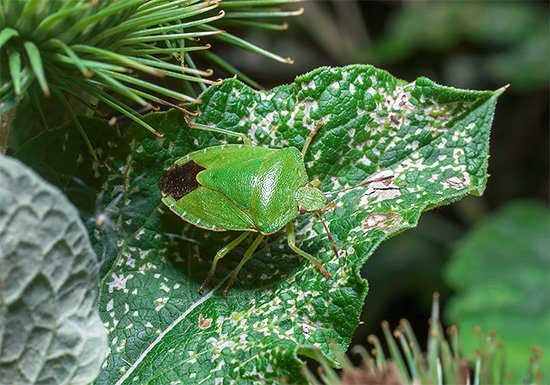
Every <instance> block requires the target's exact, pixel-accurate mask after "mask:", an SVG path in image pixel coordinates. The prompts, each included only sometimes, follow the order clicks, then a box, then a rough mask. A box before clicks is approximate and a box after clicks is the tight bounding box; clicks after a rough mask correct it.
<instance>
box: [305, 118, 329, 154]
mask: <svg viewBox="0 0 550 385" xmlns="http://www.w3.org/2000/svg"><path fill="white" fill-rule="evenodd" d="M324 124H325V123H323V122H319V123H317V125H316V126H315V128H314V129H313V130H311V132H310V133H309V135H308V137H307V138H306V142H305V143H304V147H302V160H303V159H305V157H306V152H307V149H308V147H309V145H310V144H311V141H312V140H313V138H314V137H315V135H316V134H317V132H318V131H319V129H321V127H323V125H324Z"/></svg>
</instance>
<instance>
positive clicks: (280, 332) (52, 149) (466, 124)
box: [19, 66, 498, 384]
mask: <svg viewBox="0 0 550 385" xmlns="http://www.w3.org/2000/svg"><path fill="white" fill-rule="evenodd" d="M497 96H498V93H497V92H473V91H460V90H454V89H451V88H446V87H441V86H438V85H436V84H434V83H433V82H431V81H429V80H427V79H425V78H420V79H418V80H417V81H415V82H412V83H407V82H404V81H401V80H398V79H396V78H394V77H393V76H391V75H390V74H388V73H387V72H385V71H380V70H377V69H375V68H374V67H370V66H350V67H345V68H332V69H331V68H321V69H318V70H316V71H314V72H311V73H309V74H306V75H304V76H301V77H298V78H297V79H296V81H295V83H293V84H290V85H284V86H281V87H277V88H275V89H273V90H270V91H265V92H257V91H254V90H252V89H251V88H249V87H247V86H245V85H243V84H242V83H240V82H238V81H235V80H229V81H225V82H224V83H223V84H222V85H220V86H216V87H211V88H209V89H208V90H207V91H206V92H205V93H204V94H203V95H202V100H203V103H202V105H201V106H200V112H201V115H200V117H199V118H198V120H199V121H200V122H202V123H204V124H211V125H216V126H218V127H222V128H226V129H230V130H236V131H240V132H244V133H247V134H248V135H250V137H251V138H252V139H253V142H254V143H255V144H257V145H262V146H271V147H279V148H280V147H284V146H297V147H298V148H301V147H302V146H303V143H304V139H305V137H307V135H308V133H309V132H310V131H311V130H312V129H313V127H315V125H316V124H317V123H318V122H321V121H322V122H324V126H323V128H322V129H321V131H320V132H319V134H318V135H317V136H316V137H315V140H314V141H313V143H312V146H311V147H310V151H309V152H308V154H307V156H306V166H307V170H308V173H309V176H310V178H311V179H313V178H318V179H320V180H321V181H322V188H323V190H325V191H330V190H334V189H339V188H342V187H345V186H349V185H353V184H356V183H359V182H362V181H364V180H366V179H368V178H374V177H377V176H382V175H383V176H391V177H392V179H388V180H386V181H385V182H380V183H374V184H370V185H369V186H366V187H363V188H357V189H354V190H351V191H347V192H344V193H340V194H338V195H336V196H334V198H335V200H336V203H337V204H336V208H335V209H334V210H333V211H332V212H329V213H327V214H326V216H325V218H326V220H327V221H328V223H329V224H330V227H331V230H332V232H333V235H334V237H335V241H336V243H337V246H338V248H339V249H340V250H341V255H340V256H339V257H336V256H335V255H333V254H332V252H331V249H330V245H329V243H328V241H327V238H326V236H325V234H324V231H323V228H322V225H321V223H319V222H318V221H317V220H314V219H313V218H311V217H304V218H301V219H300V220H299V221H298V223H297V226H298V234H297V239H298V243H299V245H301V247H303V248H304V249H305V250H306V251H308V252H310V253H312V254H313V255H315V256H317V257H319V258H320V259H322V260H323V263H324V266H325V267H326V268H327V270H328V271H329V272H330V273H331V274H332V278H331V279H328V280H327V279H324V278H323V276H322V275H321V274H319V273H318V272H317V271H316V269H314V268H313V266H312V265H310V264H309V263H308V262H307V261H305V260H303V259H302V258H300V257H298V256H296V255H295V254H293V253H292V252H290V251H289V249H288V248H287V246H286V244H285V238H284V235H283V234H275V235H273V236H270V237H268V238H266V240H265V241H264V242H263V243H262V244H261V245H260V248H259V251H258V252H257V254H256V255H255V256H254V258H253V259H252V260H251V261H250V262H249V263H248V264H247V266H246V267H245V268H244V269H243V271H242V272H241V274H240V276H239V278H240V280H239V281H238V282H237V284H236V285H235V286H234V287H233V289H232V291H231V293H230V296H229V298H228V299H227V300H224V299H223V298H222V297H221V295H220V290H219V288H220V287H221V285H222V284H223V279H224V278H225V277H227V276H228V274H230V272H231V271H232V269H234V267H235V266H236V263H238V261H239V259H240V257H241V256H242V254H243V253H244V250H245V248H246V247H247V246H248V245H247V244H245V245H243V246H242V247H240V248H237V249H236V250H235V251H234V252H232V253H231V254H230V255H229V256H227V257H225V258H224V259H223V260H222V262H220V264H219V274H218V276H217V277H216V279H215V284H216V286H215V287H214V288H213V289H212V291H207V292H206V294H205V295H203V296H202V297H201V296H199V295H198V294H197V288H198V286H199V285H200V282H201V281H202V279H203V278H204V276H205V275H206V271H207V269H208V267H209V265H210V262H211V260H212V258H213V256H214V254H215V252H216V251H217V250H218V249H219V248H221V247H222V246H224V245H225V244H226V243H227V242H228V241H229V240H231V239H234V238H235V237H236V234H234V233H214V232H208V231H204V230H200V229H198V228H196V227H193V226H191V225H188V224H186V223H184V222H183V221H181V220H179V219H178V218H177V217H175V215H173V214H171V213H170V212H168V211H167V210H166V209H165V208H164V207H163V206H162V204H161V203H160V193H159V191H158V187H157V185H156V184H157V180H158V178H159V177H160V175H162V173H163V172H164V170H166V169H168V168H169V167H170V166H171V164H172V163H173V162H174V161H175V160H176V159H177V158H179V157H181V156H184V155H185V154H187V153H189V152H191V151H195V150H197V149H201V148H204V147H206V146H210V145H215V144H219V143H225V142H227V141H232V142H238V141H233V139H232V138H227V137H224V136H221V135H212V134H211V133H209V132H204V131H197V130H189V128H187V127H186V126H185V123H184V120H183V117H182V115H181V114H180V113H179V112H175V111H171V112H168V113H158V114H151V115H150V116H149V120H148V122H149V123H150V124H151V125H153V126H154V127H155V128H156V129H157V130H159V131H160V132H163V133H164V134H165V136H164V138H162V139H158V138H157V139H155V138H151V137H150V136H149V135H148V134H147V133H145V132H144V130H141V129H136V128H135V127H133V128H130V129H128V130H127V131H126V132H124V133H123V135H122V137H121V138H119V137H117V134H116V133H115V132H114V129H113V128H112V127H106V126H101V124H100V123H99V122H96V121H89V122H88V132H89V133H90V135H91V136H95V139H94V138H92V140H93V142H94V145H95V147H96V148H97V152H98V155H99V156H100V160H101V162H102V165H100V164H96V163H94V162H92V160H91V159H90V157H89V156H88V155H86V153H85V150H83V147H82V146H81V145H79V144H78V143H80V142H81V139H80V138H78V137H75V136H74V134H73V132H76V130H74V131H70V130H69V131H66V130H58V131H57V133H54V132H51V133H49V134H48V136H47V137H46V136H43V137H40V138H37V139H36V141H34V142H33V143H29V144H28V146H27V148H23V149H22V150H21V151H20V152H19V156H22V157H26V158H27V161H28V162H30V163H33V164H35V165H36V167H39V168H41V170H42V171H43V172H44V173H45V174H48V173H49V175H51V178H56V179H57V182H58V183H62V184H64V185H65V190H67V191H68V192H69V193H71V191H73V192H74V187H75V185H76V184H75V182H74V180H75V179H74V177H73V176H78V178H79V181H80V182H79V183H80V184H81V185H82V184H84V185H87V186H88V187H90V186H93V189H95V190H96V193H97V194H98V197H99V199H98V203H97V204H96V208H95V209H94V207H93V206H94V205H93V200H90V198H89V197H88V198H86V197H85V194H83V193H76V194H73V195H72V199H73V200H74V201H75V202H80V203H79V206H80V207H82V208H83V210H84V211H88V212H93V211H96V213H95V214H94V215H92V216H91V219H92V220H91V221H90V223H89V224H90V231H91V232H92V234H93V236H92V238H93V239H94V241H95V247H96V251H97V252H98V253H99V254H100V255H102V256H103V258H104V262H105V264H104V269H103V273H104V274H103V281H102V285H101V290H102V292H101V301H100V309H101V312H102V314H103V320H104V321H105V323H106V325H107V327H108V329H109V332H110V336H111V344H110V347H111V350H110V354H109V356H108V357H107V360H106V361H105V364H104V370H103V372H102V373H101V377H100V380H99V382H100V383H113V384H114V383H116V384H122V383H125V384H130V383H134V382H148V383H150V384H168V383H172V382H173V383H185V384H189V383H204V384H219V383H228V384H229V383H238V384H247V383H254V382H256V383H262V384H263V383H266V382H267V383H281V382H285V381H287V382H290V383H299V382H301V381H303V380H302V379H301V377H300V375H299V369H300V366H301V365H302V363H301V361H299V360H297V354H305V355H311V354H312V352H313V350H314V349H320V350H321V351H322V352H323V353H324V354H326V355H327V356H328V357H329V358H330V359H332V358H333V357H332V355H331V352H330V349H329V341H333V342H334V343H335V344H336V346H337V347H338V348H339V349H341V350H344V349H345V348H346V347H347V345H348V343H349V341H350V338H351V335H352V333H353V331H354V330H355V328H356V327H357V323H358V320H359V313H360V311H361V306H362V304H363V301H364V298H365V296H366V293H367V285H366V282H365V281H364V280H362V279H361V278H360V276H359V274H358V271H359V269H360V267H361V266H362V265H363V264H364V262H365V261H366V259H367V258H368V256H369V255H370V254H371V253H372V252H373V251H374V249H375V248H376V247H377V245H378V244H379V243H380V242H381V241H382V240H384V239H386V238H388V237H389V236H391V235H393V234H396V233H397V232H400V231H402V230H404V229H406V228H409V227H412V226H414V225H415V224H416V222H417V220H418V218H419V216H420V213H421V211H422V210H424V209H426V208H430V207H435V206H438V205H441V204H444V203H448V202H450V201H452V200H455V199H458V198H459V197H461V196H464V195H465V194H468V193H476V194H477V193H481V192H482V190H483V188H484V186H485V181H486V177H487V176H486V167H487V156H488V154H487V152H488V138H489V129H490V125H491V121H492V116H493V112H494V108H495V103H496V98H497ZM67 132H68V133H67ZM61 147H62V148H63V150H64V151H66V152H70V153H72V154H73V155H74V157H75V159H76V158H77V157H78V161H76V162H67V161H66V156H67V155H63V156H61V155H60V154H59V153H60V148H61ZM31 148H32V149H33V151H31V150H30V149H31ZM51 170H56V174H55V176H54V175H53V174H52V173H51ZM61 173H63V174H64V175H65V177H60V176H59V175H60V174H61ZM71 178H72V179H71ZM77 190H78V189H77ZM81 190H82V188H81ZM98 208H99V211H102V212H103V214H106V215H107V217H108V218H107V219H108V220H107V221H105V222H104V223H101V221H99V222H98V221H97V218H98V216H97V214H98ZM98 223H99V224H100V225H99V226H97V224H98Z"/></svg>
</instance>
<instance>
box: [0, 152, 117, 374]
mask: <svg viewBox="0 0 550 385" xmlns="http://www.w3.org/2000/svg"><path fill="white" fill-rule="evenodd" d="M97 284H98V265H97V259H96V256H95V255H94V253H93V251H92V248H91V245H90V242H89V240H88V236H87V234H86V230H85V228H84V226H82V223H81V222H80V219H79V217H78V212H77V211H76V210H75V208H74V207H73V206H72V205H71V204H70V203H69V202H68V201H67V199H66V198H65V197H64V196H63V194H62V193H61V192H60V191H59V190H58V189H56V188H54V187H52V186H51V185H49V184H47V183H45V182H44V181H43V180H42V179H41V178H39V177H38V176H37V175H36V174H35V173H33V172H32V171H30V170H29V169H27V168H26V167H25V166H23V165H22V164H21V163H19V162H17V161H15V160H12V159H10V158H7V157H4V156H0V383H2V384H19V385H26V384H88V383H90V381H93V380H94V379H95V378H96V376H97V374H98V372H99V369H100V365H101V363H102V362H103V357H104V354H105V351H106V350H107V333H106V331H105V328H104V327H103V324H102V322H101V319H100V318H99V311H98V308H97V297H98V293H97Z"/></svg>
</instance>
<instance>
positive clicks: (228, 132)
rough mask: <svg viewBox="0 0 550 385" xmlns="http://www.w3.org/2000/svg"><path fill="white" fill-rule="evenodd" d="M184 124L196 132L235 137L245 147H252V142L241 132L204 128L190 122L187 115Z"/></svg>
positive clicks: (204, 126)
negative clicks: (216, 133)
mask: <svg viewBox="0 0 550 385" xmlns="http://www.w3.org/2000/svg"><path fill="white" fill-rule="evenodd" d="M185 122H186V123H187V125H188V126H189V127H190V128H194V129H196V130H203V131H210V132H218V133H220V134H224V135H229V136H236V137H238V138H241V139H242V140H243V142H244V144H245V146H252V142H251V140H250V139H249V138H248V136H246V135H245V134H243V133H241V132H235V131H230V130H226V129H224V128H218V127H213V126H206V125H204V124H199V123H195V122H191V121H190V120H189V118H188V117H187V115H185Z"/></svg>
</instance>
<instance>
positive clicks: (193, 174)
mask: <svg viewBox="0 0 550 385" xmlns="http://www.w3.org/2000/svg"><path fill="white" fill-rule="evenodd" d="M202 170H206V168H204V167H202V166H201V165H199V164H197V163H195V161H193V160H190V161H189V162H187V163H185V164H182V165H178V164H177V165H175V166H174V167H172V168H171V169H170V170H168V172H166V174H164V175H163V176H162V177H161V178H160V179H159V188H160V192H161V193H162V196H171V197H173V198H174V199H175V200H179V199H181V198H182V197H184V196H186V195H187V194H189V193H190V192H191V191H193V190H195V189H197V188H198V187H199V186H200V185H199V182H197V174H198V173H199V172H201V171H202Z"/></svg>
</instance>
